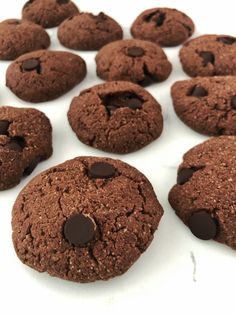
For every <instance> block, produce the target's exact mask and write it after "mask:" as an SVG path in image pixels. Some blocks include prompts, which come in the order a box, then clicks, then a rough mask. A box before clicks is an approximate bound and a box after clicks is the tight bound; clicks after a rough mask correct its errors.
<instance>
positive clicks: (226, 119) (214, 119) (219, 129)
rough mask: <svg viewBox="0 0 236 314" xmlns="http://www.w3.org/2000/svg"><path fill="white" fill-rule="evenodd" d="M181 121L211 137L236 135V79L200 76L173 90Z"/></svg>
mask: <svg viewBox="0 0 236 314" xmlns="http://www.w3.org/2000/svg"><path fill="white" fill-rule="evenodd" d="M171 94H172V100H173V106H174V109H175V112H176V113H177V115H178V116H179V118H180V119H181V120H182V121H183V122H184V123H185V124H187V125H188V126H189V127H190V128H192V129H193V130H195V131H197V132H199V133H203V134H207V135H236V81H235V77H234V76H215V77H197V78H193V79H191V80H185V81H179V82H176V83H175V84H174V85H173V86H172V88H171Z"/></svg>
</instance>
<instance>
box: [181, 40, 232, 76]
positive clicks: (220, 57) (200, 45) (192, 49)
mask: <svg viewBox="0 0 236 314" xmlns="http://www.w3.org/2000/svg"><path fill="white" fill-rule="evenodd" d="M179 56H180V61H181V63H182V67H183V70H184V71H185V72H186V73H187V74H188V75H189V76H192V77H195V76H215V75H236V38H235V37H233V36H228V35H203V36H199V37H197V38H194V39H192V40H189V41H188V42H186V43H185V44H184V46H183V47H182V48H181V50H180V53H179Z"/></svg>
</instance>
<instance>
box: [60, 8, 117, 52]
mask: <svg viewBox="0 0 236 314" xmlns="http://www.w3.org/2000/svg"><path fill="white" fill-rule="evenodd" d="M122 37H123V31H122V28H121V27H120V25H119V24H118V23H117V22H116V21H115V20H113V19H112V18H111V17H109V16H108V15H106V14H104V13H102V12H101V13H99V14H98V15H93V14H91V13H79V14H77V15H75V16H73V17H70V18H69V19H67V20H65V21H64V22H63V23H62V24H61V25H60V27H59V28H58V39H59V41H60V43H61V44H62V45H63V46H65V47H67V48H70V49H75V50H98V49H100V48H101V47H103V46H104V45H106V44H108V43H110V42H112V41H115V40H119V39H122Z"/></svg>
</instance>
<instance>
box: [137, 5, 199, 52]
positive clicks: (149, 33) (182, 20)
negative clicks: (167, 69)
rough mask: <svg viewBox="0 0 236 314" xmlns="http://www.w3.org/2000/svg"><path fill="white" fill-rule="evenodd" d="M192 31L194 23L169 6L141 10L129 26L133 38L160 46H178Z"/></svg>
mask: <svg viewBox="0 0 236 314" xmlns="http://www.w3.org/2000/svg"><path fill="white" fill-rule="evenodd" d="M193 32H194V23H193V21H192V20H191V19H190V17H189V16H187V15H186V14H185V13H183V12H181V11H178V10H176V9H170V8H153V9H149V10H146V11H144V12H142V13H141V14H140V15H139V16H138V17H137V18H136V20H135V21H134V22H133V24H132V27H131V34H132V35H133V37H134V38H139V39H144V40H150V41H152V42H154V43H156V44H159V45H160V46H164V47H171V46H178V45H180V44H182V43H183V42H185V41H186V40H187V39H188V38H189V37H190V36H192V34H193Z"/></svg>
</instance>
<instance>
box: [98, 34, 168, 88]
mask: <svg viewBox="0 0 236 314" xmlns="http://www.w3.org/2000/svg"><path fill="white" fill-rule="evenodd" d="M96 63H97V75H98V76H99V77H100V78H101V79H103V80H106V81H114V80H123V81H131V82H134V83H137V84H139V85H142V86H148V85H151V84H153V83H155V82H162V81H164V80H166V79H167V78H168V76H169V75H170V73H171V70H172V66H171V63H170V62H169V61H168V59H167V56H166V55H165V53H164V51H163V49H162V48H161V47H159V46H158V45H156V44H154V43H152V42H148V41H145V40H139V39H126V40H120V41H116V42H113V43H110V44H107V45H105V46H104V47H103V48H102V49H100V50H99V52H98V54H97V56H96Z"/></svg>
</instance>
